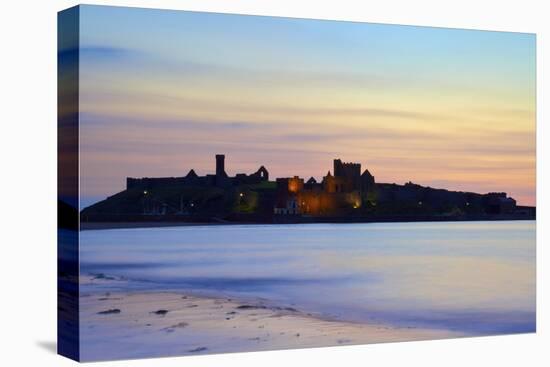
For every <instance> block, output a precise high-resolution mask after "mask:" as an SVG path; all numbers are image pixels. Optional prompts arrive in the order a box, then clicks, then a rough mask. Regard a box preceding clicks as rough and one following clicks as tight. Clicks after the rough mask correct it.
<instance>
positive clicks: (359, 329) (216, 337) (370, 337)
mask: <svg viewBox="0 0 550 367" xmlns="http://www.w3.org/2000/svg"><path fill="white" fill-rule="evenodd" d="M80 307H81V311H80V312H81V318H80V319H81V325H80V330H81V332H80V335H81V343H82V344H81V345H82V347H81V357H82V360H83V361H94V360H107V359H128V358H143V357H157V356H172V355H195V354H208V353H222V352H246V351H260V350H273V349H289V348H308V347H326V346H335V345H352V344H368V343H382V342H397V341H411V340H425V339H441V338H450V337H459V336H463V335H462V334H459V333H452V332H449V331H443V330H431V329H420V328H397V327H392V326H388V325H383V324H379V323H375V322H373V323H351V322H345V321H338V320H330V319H327V318H324V317H322V316H321V315H313V314H308V313H304V312H301V311H300V310H297V309H294V308H292V307H288V306H274V305H269V304H267V303H266V301H265V300H261V299H256V300H254V301H252V302H250V301H247V302H242V301H238V300H234V299H230V298H212V297H204V296H197V295H190V294H182V293H176V292H155V293H145V292H141V293H118V292H117V293H100V294H83V295H81V306H80Z"/></svg>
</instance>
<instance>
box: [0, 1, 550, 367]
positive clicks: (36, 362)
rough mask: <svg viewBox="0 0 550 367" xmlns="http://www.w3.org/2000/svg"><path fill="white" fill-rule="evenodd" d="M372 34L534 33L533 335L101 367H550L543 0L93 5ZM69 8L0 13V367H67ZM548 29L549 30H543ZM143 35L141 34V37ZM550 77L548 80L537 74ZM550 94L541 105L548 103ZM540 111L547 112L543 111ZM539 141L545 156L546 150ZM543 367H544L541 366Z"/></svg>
mask: <svg viewBox="0 0 550 367" xmlns="http://www.w3.org/2000/svg"><path fill="white" fill-rule="evenodd" d="M88 3H93V4H110V5H128V6H142V7H157V8H169V9H185V10H204V11H217V12H232V13H245V14H261V15H281V16H292V17H305V18H320V19H339V20H355V21H367V22H378V23H396V24H413V25H429V26H443V27H458V28H475V29H488V30H506V31H520V32H533V33H537V64H538V71H537V73H538V87H537V89H538V93H537V99H538V131H537V151H538V157H537V162H538V174H537V178H538V180H537V187H538V193H537V211H538V215H537V216H538V223H537V227H538V233H537V235H538V236H537V237H538V241H537V242H538V249H537V250H538V256H537V264H538V279H537V285H538V292H539V293H538V332H537V334H530V335H529V334H528V335H517V336H501V337H483V338H468V339H459V340H445V341H428V342H409V343H397V344H378V345H366V346H356V347H335V348H321V349H309V350H293V351H277V352H260V353H240V354H225V355H215V356H197V357H183V358H181V357H180V358H164V359H150V360H139V361H122V362H106V363H99V364H94V365H98V366H111V365H114V366H176V365H178V366H181V365H188V366H220V365H224V366H229V367H231V366H239V367H246V366H255V367H257V366H278V365H299V364H301V365H304V366H309V365H313V364H315V365H318V366H333V365H340V366H344V365H346V366H348V365H349V366H364V365H372V366H380V365H396V366H401V365H413V366H415V365H419V366H420V365H422V366H438V367H439V366H442V365H445V366H470V365H472V366H477V365H485V366H523V365H524V366H543V365H549V364H548V363H549V361H550V356H549V353H548V352H547V351H546V350H545V347H546V349H549V348H550V337H549V330H548V329H549V318H548V314H549V312H548V311H549V310H550V305H549V296H548V282H544V279H548V276H549V272H548V267H549V266H550V265H549V259H548V251H547V250H546V249H545V246H546V245H547V244H548V239H549V231H548V227H549V226H550V221H549V219H548V197H549V195H548V190H550V189H549V188H550V185H549V182H548V181H549V179H548V170H545V169H544V168H543V166H544V165H548V154H549V153H548V151H549V147H548V145H550V143H548V142H549V141H550V136H549V134H548V124H547V121H546V118H547V117H548V115H549V112H548V103H549V102H550V101H549V95H548V87H549V86H550V82H549V72H548V67H549V65H550V54H549V53H550V51H549V50H550V31H549V28H550V27H549V26H548V25H547V24H548V23H550V15H549V14H550V11H548V10H546V9H545V3H546V1H544V0H539V1H534V0H533V1H530V0H521V1H520V0H515V1H506V0H495V1H492V0H491V1H489V0H453V1H449V0H432V1H428V0H401V1H396V0H379V1H367V0H363V1H348V0H338V1H331V2H321V1H311V2H308V1H305V0H272V1H259V0H256V1H246V0H231V1H228V0H225V1H223V0H218V1H206V0H201V1H199V0H188V1H185V0H180V1H175V0H173V1H160V0H157V1H89V2H88ZM75 4H77V3H76V2H74V1H62V0H43V1H35V2H30V1H17V0H11V1H6V0H4V1H2V2H1V3H0V17H1V19H0V27H1V28H0V63H1V67H0V73H1V74H0V88H1V89H0V90H1V92H2V95H1V99H0V114H1V119H0V139H1V140H0V150H1V152H0V153H1V154H0V157H1V158H0V159H1V160H0V226H1V227H0V228H1V232H0V246H1V252H0V271H1V274H0V275H1V277H0V281H1V284H2V287H1V288H0V307H1V308H0V338H1V340H0V362H1V365H3V366H23V365H25V366H69V365H74V364H75V363H74V362H72V361H69V360H67V359H65V358H62V357H59V356H57V355H56V354H55V353H54V350H55V338H56V56H57V55H56V12H57V11H59V10H62V9H65V8H67V7H70V6H73V5H75ZM545 23H546V24H545ZM144 26H146V25H144ZM544 66H546V70H545V69H544ZM544 89H546V93H544V92H545V91H544ZM544 102H546V105H544ZM544 141H546V142H547V143H546V145H545V144H544V143H543V142H544ZM545 359H546V360H545Z"/></svg>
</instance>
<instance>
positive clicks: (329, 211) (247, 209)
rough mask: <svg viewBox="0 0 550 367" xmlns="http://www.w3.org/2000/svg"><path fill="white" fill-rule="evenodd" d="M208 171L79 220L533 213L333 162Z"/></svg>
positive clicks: (149, 181)
mask: <svg viewBox="0 0 550 367" xmlns="http://www.w3.org/2000/svg"><path fill="white" fill-rule="evenodd" d="M215 158H216V167H215V173H213V174H207V175H205V176H199V175H197V173H196V172H195V170H194V169H190V170H189V172H188V173H187V174H186V175H185V176H183V177H157V178H150V177H144V178H132V177H128V178H127V179H126V190H124V191H122V192H120V193H117V194H115V195H113V196H111V197H108V198H107V199H106V200H103V201H101V202H98V203H96V204H94V205H92V206H90V207H88V208H86V209H84V210H83V211H82V212H81V218H82V220H83V221H130V222H131V221H140V220H141V221H143V220H165V221H170V220H174V221H180V220H184V221H216V222H220V221H222V222H226V221H227V222H254V223H273V222H301V221H302V222H303V221H305V222H317V221H319V222H322V221H350V222H351V221H419V220H492V219H534V218H535V216H536V209H535V208H534V207H526V206H522V207H518V206H516V201H515V200H514V199H513V198H510V197H508V196H507V195H506V193H504V192H498V193H496V192H493V193H488V194H478V193H473V192H461V191H449V190H444V189H436V188H431V187H425V186H421V185H417V184H414V183H412V182H407V183H406V184H404V185H398V184H388V183H376V182H375V179H374V176H373V175H372V174H371V173H370V172H369V170H368V169H365V170H364V171H361V164H360V163H352V162H342V161H341V160H340V159H334V161H333V170H332V173H331V171H328V172H327V174H326V175H325V176H324V177H322V179H321V180H320V181H318V180H316V179H315V178H314V177H310V178H309V179H308V180H307V181H305V180H304V179H303V178H301V177H299V176H292V177H282V178H277V179H276V180H275V181H269V172H268V171H267V169H266V168H265V167H264V166H260V168H258V170H257V171H256V172H253V173H251V174H245V173H237V174H236V175H235V176H234V177H231V176H229V175H228V174H227V172H226V171H225V155H223V154H217V155H216V157H215Z"/></svg>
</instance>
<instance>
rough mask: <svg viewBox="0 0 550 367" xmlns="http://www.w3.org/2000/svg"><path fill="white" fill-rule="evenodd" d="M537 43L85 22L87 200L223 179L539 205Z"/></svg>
mask: <svg viewBox="0 0 550 367" xmlns="http://www.w3.org/2000/svg"><path fill="white" fill-rule="evenodd" d="M535 54H536V52H535V35H533V34H525V33H510V32H489V31H472V30H457V29H444V28H430V27H413V26H399V25H381V24H370V23H354V22H337V21H324V20H308V19H291V18H277V17H260V16H244V15H229V14H214V13H197V12H183V11H168V10H150V9H136V8H122V7H101V6H82V7H81V22H80V152H81V160H80V163H81V168H80V171H81V196H82V202H83V203H84V204H85V205H84V206H86V205H89V204H91V203H93V202H94V201H98V200H102V199H104V198H106V197H107V196H109V195H112V194H114V193H116V192H119V191H122V190H124V188H125V183H126V177H157V176H158V177H166V176H184V175H185V174H187V172H188V171H189V170H190V169H191V168H194V169H195V171H196V172H197V173H198V174H199V175H204V174H207V173H213V172H214V170H215V160H214V155H215V154H218V153H223V154H226V171H227V172H228V174H230V175H234V174H235V173H241V172H242V173H252V172H254V171H256V170H257V169H258V167H260V166H261V165H264V166H266V168H267V169H268V170H269V172H270V177H272V178H275V177H288V176H294V175H299V176H301V177H305V178H306V179H307V178H309V177H311V176H313V177H316V178H317V179H320V178H321V177H322V176H324V175H326V173H327V171H329V170H332V160H333V159H334V158H340V159H342V160H343V161H346V162H358V163H361V164H362V168H363V169H365V168H368V169H369V171H370V172H371V173H372V174H373V175H374V176H375V178H376V181H377V182H389V183H392V182H395V183H401V184H402V183H405V182H408V181H413V182H415V183H419V184H422V185H427V186H431V187H438V188H447V189H451V190H464V191H474V192H480V193H485V192H492V191H499V192H501V191H505V192H507V193H508V194H509V195H511V196H512V197H514V198H515V199H516V200H517V201H518V203H519V204H523V205H535V201H536V200H535V181H536V180H535V128H536V122H535V121H536V116H535V113H536V105H535V102H536V98H535V89H536V76H535V70H536V67H535Z"/></svg>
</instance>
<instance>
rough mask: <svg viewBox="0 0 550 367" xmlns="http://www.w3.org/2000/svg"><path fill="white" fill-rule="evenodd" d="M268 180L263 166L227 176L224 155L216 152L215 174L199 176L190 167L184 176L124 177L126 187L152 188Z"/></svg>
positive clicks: (225, 185) (229, 185) (222, 186)
mask: <svg viewBox="0 0 550 367" xmlns="http://www.w3.org/2000/svg"><path fill="white" fill-rule="evenodd" d="M268 180H269V172H268V171H267V169H266V168H265V167H264V166H261V167H260V168H258V170H257V171H256V172H254V173H251V174H249V175H247V174H245V173H237V174H236V175H235V177H229V176H228V175H227V173H226V172H225V155H224V154H216V174H207V175H206V176H199V175H197V173H196V172H195V170H194V169H191V170H190V171H189V172H188V173H187V175H185V176H184V177H143V178H132V177H128V178H126V189H135V188H139V189H143V190H152V189H155V188H158V187H163V186H168V185H187V186H216V187H220V188H229V187H231V186H238V185H253V184H258V183H261V182H263V181H268Z"/></svg>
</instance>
